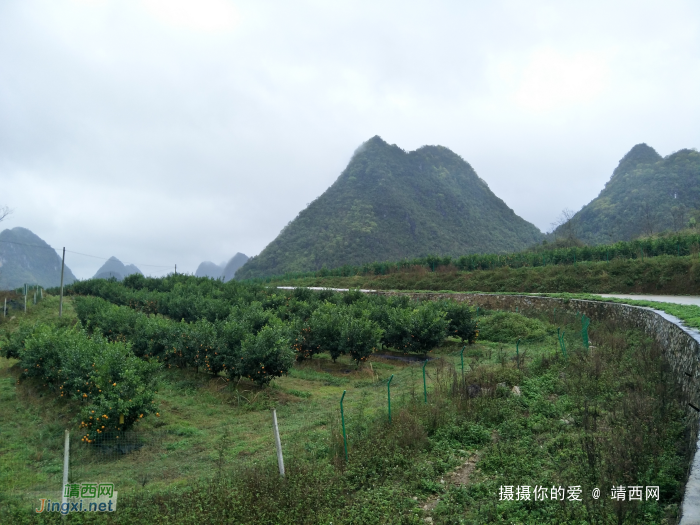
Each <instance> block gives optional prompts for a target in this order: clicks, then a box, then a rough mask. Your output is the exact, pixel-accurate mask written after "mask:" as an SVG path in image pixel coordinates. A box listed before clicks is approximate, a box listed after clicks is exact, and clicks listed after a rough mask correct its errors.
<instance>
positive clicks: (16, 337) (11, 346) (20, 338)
mask: <svg viewBox="0 0 700 525" xmlns="http://www.w3.org/2000/svg"><path fill="white" fill-rule="evenodd" d="M33 332H34V326H33V325H31V324H29V323H21V324H20V325H19V328H18V329H17V330H16V331H14V332H11V333H10V334H9V336H6V338H5V339H4V341H3V343H2V350H4V351H5V358H6V359H12V358H14V359H17V358H18V357H19V354H20V351H21V350H22V349H23V348H24V342H25V341H26V339H27V338H28V337H30V336H31V335H32V333H33Z"/></svg>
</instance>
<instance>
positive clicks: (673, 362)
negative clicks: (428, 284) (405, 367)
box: [375, 291, 700, 525]
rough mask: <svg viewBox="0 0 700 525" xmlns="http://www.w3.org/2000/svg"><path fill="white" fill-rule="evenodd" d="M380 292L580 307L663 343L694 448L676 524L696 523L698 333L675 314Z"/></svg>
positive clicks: (484, 302)
mask: <svg viewBox="0 0 700 525" xmlns="http://www.w3.org/2000/svg"><path fill="white" fill-rule="evenodd" d="M375 293H378V294H380V295H407V296H410V297H412V298H413V299H419V300H424V301H425V300H428V301H436V300H442V299H452V300H455V301H460V302H466V303H469V304H471V305H473V306H481V307H483V308H487V309H489V310H510V311H515V309H516V307H517V308H518V309H519V310H520V311H524V312H527V311H540V312H552V311H553V310H554V308H556V309H557V310H559V311H560V310H566V311H569V312H572V313H575V312H582V313H584V314H586V315H587V316H588V317H590V318H591V320H592V321H596V320H604V319H612V320H615V321H617V322H619V323H620V324H622V325H623V326H627V327H630V328H637V329H640V330H642V331H643V332H644V333H646V334H647V335H648V336H649V337H652V338H654V339H655V340H656V341H657V342H658V343H659V344H660V345H661V347H662V348H663V350H664V354H665V357H666V359H667V361H668V363H669V365H670V366H671V369H672V370H673V373H674V376H675V378H676V381H677V382H678V384H679V385H680V387H681V389H682V392H683V395H684V401H683V403H684V405H685V407H686V410H687V412H688V416H689V421H690V430H691V439H692V442H695V443H696V447H695V453H694V456H693V458H692V459H691V461H692V464H691V468H690V474H689V477H688V483H687V484H686V489H685V495H684V498H683V504H682V507H681V513H682V514H681V515H682V517H681V520H680V524H681V525H700V453H697V450H698V447H700V442H698V441H697V437H698V425H699V423H700V412H699V410H700V388H699V386H700V332H698V331H697V330H695V329H692V328H687V327H685V326H683V324H682V322H681V321H680V319H678V318H676V317H674V316H672V315H669V314H667V313H665V312H662V311H660V310H654V309H652V308H645V307H641V306H631V305H627V304H622V303H609V302H601V301H586V300H581V299H557V298H552V297H535V296H529V295H495V294H467V293H464V294H447V293H406V292H381V291H380V292H375Z"/></svg>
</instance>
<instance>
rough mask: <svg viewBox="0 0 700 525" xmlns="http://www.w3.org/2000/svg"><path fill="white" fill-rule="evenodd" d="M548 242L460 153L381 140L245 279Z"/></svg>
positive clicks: (359, 153) (365, 149)
mask: <svg viewBox="0 0 700 525" xmlns="http://www.w3.org/2000/svg"><path fill="white" fill-rule="evenodd" d="M542 238H543V234H542V233H541V232H540V231H539V229H538V228H537V227H535V226H534V225H533V224H531V223H529V222H527V221H525V220H524V219H522V218H521V217H519V216H518V215H516V214H515V212H514V211H513V210H512V209H511V208H509V207H508V206H507V205H506V204H505V202H503V201H502V200H501V199H499V198H498V197H497V196H496V195H495V194H494V193H493V192H492V191H491V190H490V189H489V187H488V185H487V184H486V182H484V181H483V180H482V179H481V178H479V176H478V175H477V174H476V173H475V171H474V170H473V169H472V167H471V166H470V165H469V164H468V163H467V162H465V161H464V160H463V159H462V158H461V157H460V156H459V155H457V154H455V153H453V152H452V151H450V150H449V149H447V148H445V147H442V146H423V147H422V148H419V149H417V150H415V151H411V152H406V151H404V150H402V149H401V148H399V147H398V146H396V145H389V144H387V143H386V142H385V141H384V140H382V139H381V138H380V137H378V136H375V137H373V138H371V139H370V140H368V141H367V142H365V143H364V144H362V145H361V146H360V147H359V148H358V149H357V150H356V152H355V154H354V155H353V157H352V159H351V160H350V163H349V164H348V166H347V168H346V169H345V170H344V171H343V173H341V175H340V176H339V177H338V179H337V180H336V181H335V182H334V183H333V185H332V186H331V187H330V188H328V189H327V190H326V191H325V192H324V193H323V194H322V195H321V196H320V197H318V198H317V199H316V200H314V201H313V202H312V203H311V204H310V205H309V206H308V207H307V208H306V209H304V210H302V211H301V212H300V213H299V215H298V216H297V217H296V218H295V219H294V220H293V221H291V222H290V223H289V224H288V225H287V226H286V227H285V228H284V229H283V230H282V231H281V232H280V233H279V235H278V236H277V238H276V239H275V240H273V241H272V242H271V243H270V244H269V245H268V246H267V247H266V248H265V249H264V250H263V251H262V252H261V253H260V254H259V255H258V256H256V257H253V258H251V259H250V260H249V261H248V262H247V263H246V264H245V265H244V266H243V267H242V268H241V269H240V270H239V271H238V273H237V275H236V278H237V279H246V278H252V277H263V276H268V275H274V274H284V273H286V272H297V271H311V270H318V269H320V268H322V267H324V266H326V267H328V268H332V267H338V266H343V265H346V264H349V265H358V264H363V263H367V262H373V261H386V260H399V259H403V258H409V257H419V256H424V255H428V254H437V255H463V254H468V253H477V252H502V253H504V252H512V251H517V250H521V249H524V248H526V247H528V246H530V245H531V244H533V243H536V242H539V241H540V240H542Z"/></svg>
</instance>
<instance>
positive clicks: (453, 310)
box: [440, 301, 478, 345]
mask: <svg viewBox="0 0 700 525" xmlns="http://www.w3.org/2000/svg"><path fill="white" fill-rule="evenodd" d="M440 307H441V308H442V310H444V311H445V318H446V319H447V323H448V325H447V333H448V334H449V335H451V336H452V337H459V338H460V339H461V340H462V341H463V342H465V343H468V344H470V345H471V344H474V341H476V338H477V336H478V331H477V321H476V319H474V317H473V316H472V309H471V307H470V306H469V305H468V304H465V303H458V302H457V301H444V302H442V304H441V305H440Z"/></svg>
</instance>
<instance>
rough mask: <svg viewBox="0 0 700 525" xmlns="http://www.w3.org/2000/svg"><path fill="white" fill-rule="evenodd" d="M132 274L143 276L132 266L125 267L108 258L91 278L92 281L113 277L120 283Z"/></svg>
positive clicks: (116, 260) (112, 258) (119, 262)
mask: <svg viewBox="0 0 700 525" xmlns="http://www.w3.org/2000/svg"><path fill="white" fill-rule="evenodd" d="M132 273H140V274H141V275H143V273H142V272H141V270H139V269H138V268H137V267H136V266H135V265H133V264H127V265H125V264H124V263H122V262H121V261H120V260H119V259H117V258H116V257H114V256H113V257H110V258H109V259H107V262H106V263H104V264H103V265H102V266H101V267H100V269H99V270H97V272H96V273H95V275H94V276H93V279H109V278H111V277H114V278H115V279H116V280H117V281H122V280H123V279H124V277H128V276H129V275H131V274H132Z"/></svg>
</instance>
